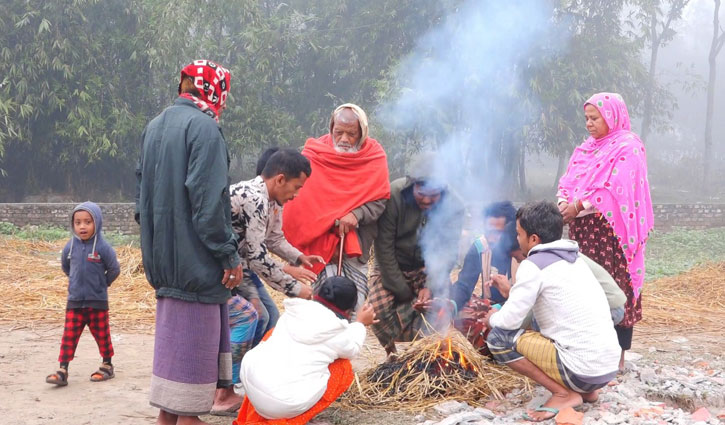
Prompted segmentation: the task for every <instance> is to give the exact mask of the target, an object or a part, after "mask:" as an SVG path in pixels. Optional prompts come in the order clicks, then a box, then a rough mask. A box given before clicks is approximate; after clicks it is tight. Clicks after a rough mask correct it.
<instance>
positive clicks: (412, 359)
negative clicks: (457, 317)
mask: <svg viewBox="0 0 725 425" xmlns="http://www.w3.org/2000/svg"><path fill="white" fill-rule="evenodd" d="M355 378H356V383H355V385H353V387H352V388H351V389H350V390H349V391H348V392H347V393H346V394H345V396H344V397H343V399H342V403H343V404H348V405H349V406H351V407H356V408H365V407H378V408H380V407H386V408H392V409H405V410H411V411H412V410H417V409H420V408H425V407H428V406H431V405H434V404H436V403H439V402H441V401H442V400H448V399H455V400H458V401H466V402H468V403H469V404H471V405H474V406H475V405H482V404H484V403H485V401H487V400H488V399H491V398H502V397H503V396H504V395H505V394H506V393H507V392H509V391H511V390H513V389H515V388H526V389H530V384H529V382H528V380H526V379H525V378H523V377H521V376H519V375H516V374H512V373H511V371H510V370H508V369H506V368H504V367H501V366H497V365H495V364H493V363H492V362H491V361H490V360H489V359H488V358H486V357H483V356H481V355H480V354H479V353H478V351H477V350H476V349H475V348H474V347H473V346H472V345H471V343H469V342H468V340H466V338H465V337H464V336H463V335H462V334H461V333H460V332H458V331H457V330H455V329H453V328H451V329H450V330H449V331H447V333H446V334H445V335H442V334H440V333H433V334H432V335H429V336H424V337H420V338H418V339H417V340H415V341H414V342H413V343H412V344H411V345H410V347H409V348H408V349H407V350H406V351H405V352H404V353H403V354H401V355H400V356H399V357H397V358H395V359H392V360H390V361H388V362H385V363H382V364H380V365H378V366H376V367H374V368H372V369H369V370H367V371H365V372H364V373H363V374H362V376H361V377H358V376H357V375H356V377H355Z"/></svg>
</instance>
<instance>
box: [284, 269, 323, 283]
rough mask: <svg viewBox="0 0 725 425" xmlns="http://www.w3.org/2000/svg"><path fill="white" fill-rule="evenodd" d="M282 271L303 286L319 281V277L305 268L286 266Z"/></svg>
mask: <svg viewBox="0 0 725 425" xmlns="http://www.w3.org/2000/svg"><path fill="white" fill-rule="evenodd" d="M282 271H283V272H285V273H287V274H288V275H290V276H292V277H293V278H295V280H296V281H298V282H300V283H302V284H308V285H311V284H312V283H313V282H314V281H315V280H317V275H316V274H315V273H314V272H311V271H310V270H307V269H306V268H304V267H299V266H293V265H290V264H286V265H285V266H284V267H283V268H282Z"/></svg>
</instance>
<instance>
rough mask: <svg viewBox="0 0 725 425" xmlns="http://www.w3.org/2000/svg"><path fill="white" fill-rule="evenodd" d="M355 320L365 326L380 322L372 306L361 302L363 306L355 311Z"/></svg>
mask: <svg viewBox="0 0 725 425" xmlns="http://www.w3.org/2000/svg"><path fill="white" fill-rule="evenodd" d="M356 320H357V321H358V322H360V323H362V324H363V325H365V326H368V325H372V324H373V323H378V322H380V320H378V319H376V318H375V310H373V306H372V305H370V304H367V303H365V304H363V306H362V307H360V309H359V310H358V311H357V319H356Z"/></svg>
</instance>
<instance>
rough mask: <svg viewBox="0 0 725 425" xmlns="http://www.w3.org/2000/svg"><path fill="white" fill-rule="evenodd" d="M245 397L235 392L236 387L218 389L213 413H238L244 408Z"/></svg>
mask: <svg viewBox="0 0 725 425" xmlns="http://www.w3.org/2000/svg"><path fill="white" fill-rule="evenodd" d="M243 401H244V397H243V396H241V395H239V394H237V393H235V392H234V387H228V388H218V389H217V390H216V394H215V395H214V405H213V406H212V408H211V411H212V412H233V411H238V410H239V408H240V407H241V406H242V402H243Z"/></svg>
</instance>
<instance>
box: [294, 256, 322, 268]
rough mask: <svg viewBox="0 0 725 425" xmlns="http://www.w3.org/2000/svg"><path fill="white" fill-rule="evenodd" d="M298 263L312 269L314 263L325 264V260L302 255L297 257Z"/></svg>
mask: <svg viewBox="0 0 725 425" xmlns="http://www.w3.org/2000/svg"><path fill="white" fill-rule="evenodd" d="M297 261H299V262H300V264H302V265H303V266H306V267H312V264H313V263H324V262H325V260H323V259H322V257H320V256H319V255H305V254H302V255H300V256H299V257H297Z"/></svg>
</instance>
